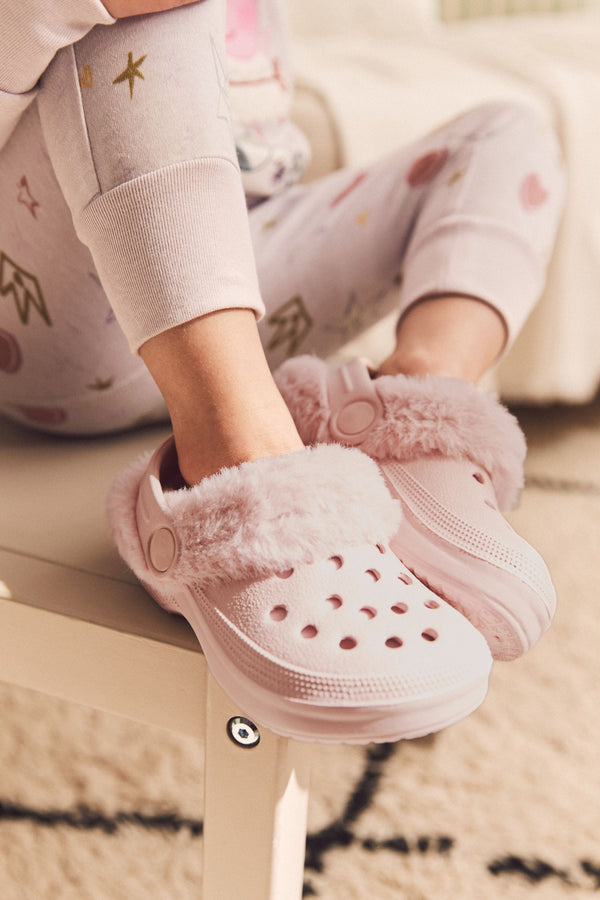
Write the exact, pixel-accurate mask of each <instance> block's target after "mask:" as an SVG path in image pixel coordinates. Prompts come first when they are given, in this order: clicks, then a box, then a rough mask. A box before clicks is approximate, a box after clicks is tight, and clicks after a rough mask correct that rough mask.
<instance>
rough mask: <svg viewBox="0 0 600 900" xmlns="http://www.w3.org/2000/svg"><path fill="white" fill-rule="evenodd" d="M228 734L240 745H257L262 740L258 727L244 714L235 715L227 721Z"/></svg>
mask: <svg viewBox="0 0 600 900" xmlns="http://www.w3.org/2000/svg"><path fill="white" fill-rule="evenodd" d="M227 734H228V735H229V737H230V738H231V740H232V741H233V743H234V744H237V745H238V747H245V748H250V747H256V746H257V744H258V743H259V742H260V731H259V730H258V727H257V726H256V725H255V724H254V722H251V721H250V719H245V718H244V717H243V716H234V717H233V718H232V719H230V720H229V722H228V723H227Z"/></svg>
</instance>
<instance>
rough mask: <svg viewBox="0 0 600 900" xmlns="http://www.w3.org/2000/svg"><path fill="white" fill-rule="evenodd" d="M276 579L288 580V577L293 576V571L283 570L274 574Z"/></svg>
mask: <svg viewBox="0 0 600 900" xmlns="http://www.w3.org/2000/svg"><path fill="white" fill-rule="evenodd" d="M275 574H276V576H277V577H278V578H289V577H290V575H293V574H294V570H293V569H285V570H284V571H283V572H275Z"/></svg>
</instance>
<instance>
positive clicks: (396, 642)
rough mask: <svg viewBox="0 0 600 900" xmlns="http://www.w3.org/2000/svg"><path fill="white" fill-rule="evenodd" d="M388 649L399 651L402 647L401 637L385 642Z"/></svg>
mask: <svg viewBox="0 0 600 900" xmlns="http://www.w3.org/2000/svg"><path fill="white" fill-rule="evenodd" d="M385 646H386V647H391V649H392V650H397V649H398V647H401V646H402V638H399V637H391V638H388V639H387V641H386V642H385Z"/></svg>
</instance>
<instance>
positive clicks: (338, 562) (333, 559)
mask: <svg viewBox="0 0 600 900" xmlns="http://www.w3.org/2000/svg"><path fill="white" fill-rule="evenodd" d="M329 561H330V562H332V563H335V567H336V569H341V568H342V566H343V565H344V560H343V558H342V557H341V556H330V557H329Z"/></svg>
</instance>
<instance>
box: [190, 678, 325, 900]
mask: <svg viewBox="0 0 600 900" xmlns="http://www.w3.org/2000/svg"><path fill="white" fill-rule="evenodd" d="M206 704H207V708H206V764H205V794H204V797H205V799H204V876H203V898H204V900H239V898H242V897H243V898H244V900H300V897H301V896H302V884H303V873H304V851H305V843H306V813H307V806H308V780H309V757H310V749H311V748H310V745H308V744H302V743H300V742H297V741H291V740H286V739H284V738H280V737H277V736H276V735H274V734H273V733H272V732H270V731H266V730H265V729H261V730H260V741H259V743H258V744H256V745H254V746H251V745H252V743H253V740H254V739H255V738H254V733H253V730H252V727H251V726H250V725H246V724H245V723H244V722H243V721H242V722H238V723H232V724H231V725H230V730H233V732H234V735H236V736H237V740H238V741H239V743H235V742H234V740H233V739H232V737H231V736H230V734H229V732H228V723H230V721H231V720H233V719H235V717H243V713H242V712H241V711H240V710H239V709H238V708H237V707H236V706H235V705H234V704H233V703H232V701H231V700H230V699H229V698H228V697H227V696H226V694H225V693H224V692H223V691H222V690H221V688H220V687H219V686H218V684H217V683H216V682H215V680H214V679H213V678H212V676H211V675H210V674H209V675H208V678H207V690H206Z"/></svg>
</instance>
